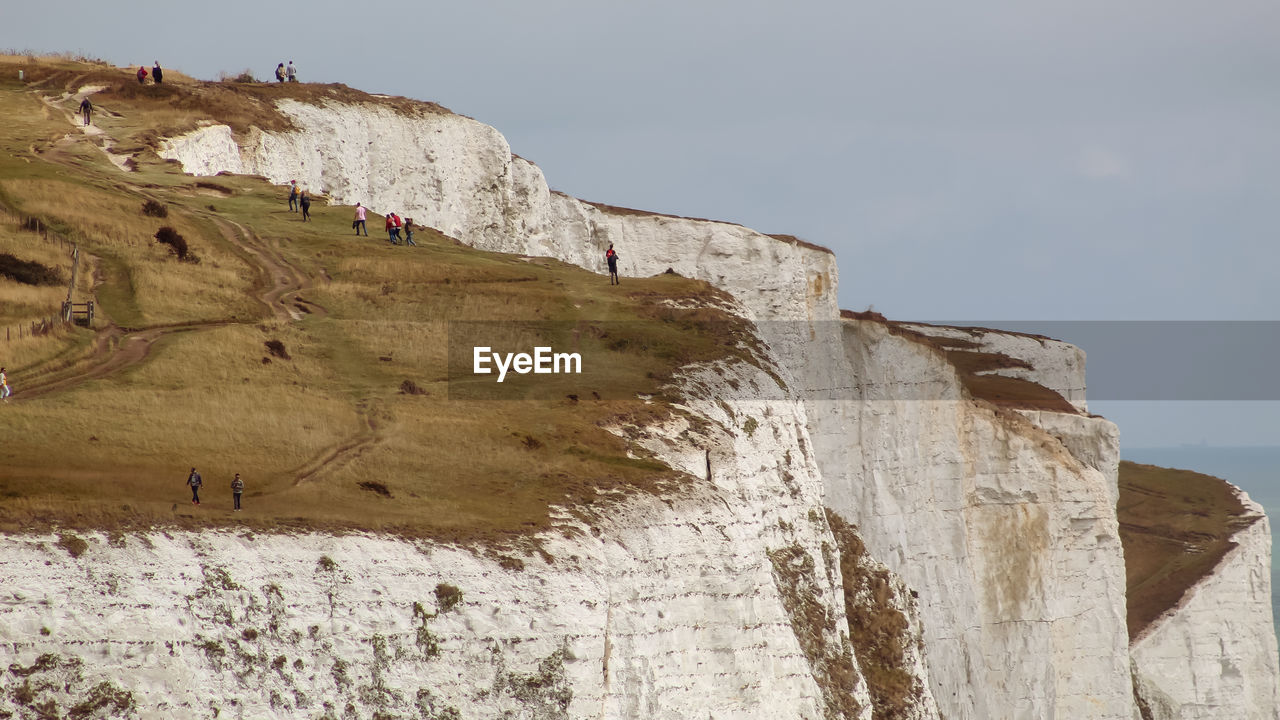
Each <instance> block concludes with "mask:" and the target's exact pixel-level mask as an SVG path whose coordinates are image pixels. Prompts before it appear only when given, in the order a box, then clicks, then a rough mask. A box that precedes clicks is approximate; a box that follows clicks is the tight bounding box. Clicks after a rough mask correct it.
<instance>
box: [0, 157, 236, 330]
mask: <svg viewBox="0 0 1280 720" xmlns="http://www.w3.org/2000/svg"><path fill="white" fill-rule="evenodd" d="M0 192H3V193H4V195H5V196H7V197H8V198H10V200H11V202H13V203H14V204H15V205H16V206H17V207H19V208H21V210H22V211H23V212H24V213H26V214H28V215H34V216H39V217H41V218H45V219H46V220H47V221H48V222H49V223H50V224H51V225H52V226H53V227H55V228H57V229H59V230H61V231H63V232H64V234H66V235H67V236H69V237H73V238H75V239H77V240H78V241H80V242H82V243H83V245H84V247H85V248H87V249H88V250H89V251H91V252H93V253H95V254H97V255H100V256H102V257H104V258H107V259H108V262H107V263H106V264H105V267H104V268H103V273H104V280H105V282H106V283H107V284H108V285H114V286H119V287H121V288H127V290H124V289H121V290H119V291H118V292H117V293H116V294H115V295H112V294H111V293H110V292H107V293H104V298H103V300H104V301H105V302H104V307H103V310H104V312H105V313H106V314H107V315H109V316H111V317H113V318H115V319H116V320H117V322H119V323H120V324H122V325H125V326H130V327H144V326H148V325H159V324H173V323H184V322H198V321H210V320H219V319H223V318H226V317H230V316H232V315H237V316H241V317H245V316H249V315H252V314H253V313H254V312H255V307H254V304H253V303H252V302H249V301H248V300H247V299H246V293H247V291H248V290H249V289H250V287H251V284H252V280H253V278H254V273H253V272H252V271H251V270H250V268H249V266H248V265H247V264H246V263H245V262H244V260H243V259H242V258H241V257H239V256H238V255H237V254H236V253H235V252H234V251H233V250H232V249H231V248H230V247H229V246H228V244H227V243H226V241H225V240H224V239H223V238H222V237H221V235H220V234H219V233H218V232H217V230H216V229H214V228H213V227H212V226H211V225H210V224H209V223H208V222H207V221H203V220H201V219H198V218H197V217H195V216H193V215H192V214H191V213H190V212H188V211H184V210H175V211H173V212H171V213H170V216H169V217H167V218H163V219H161V218H155V217H149V216H147V215H144V214H143V213H142V204H143V202H144V201H145V199H146V198H145V197H144V196H143V195H142V194H140V193H138V192H129V191H127V190H126V191H122V190H120V189H107V188H99V187H94V186H91V185H86V184H84V183H74V182H67V181H54V180H43V179H34V180H4V181H0ZM162 226H170V227H173V228H174V229H175V230H177V231H178V232H179V233H180V234H181V235H182V236H183V237H185V238H186V239H187V242H188V244H189V246H190V248H191V252H192V253H194V254H195V255H196V256H198V258H199V260H200V262H199V263H192V262H182V261H179V260H178V259H177V258H175V257H173V255H172V253H171V252H170V251H169V250H168V248H166V247H165V246H163V245H161V244H159V243H157V242H156V240H155V233H156V231H157V230H159V229H160V227H162ZM110 289H111V288H108V290H110ZM117 295H127V298H128V301H127V302H113V301H114V300H123V299H124V298H122V297H117Z"/></svg>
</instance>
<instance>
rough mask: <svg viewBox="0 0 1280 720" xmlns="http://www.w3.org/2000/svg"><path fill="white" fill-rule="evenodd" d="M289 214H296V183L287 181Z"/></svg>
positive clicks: (295, 181)
mask: <svg viewBox="0 0 1280 720" xmlns="http://www.w3.org/2000/svg"><path fill="white" fill-rule="evenodd" d="M289 212H298V181H297V180H290V181H289Z"/></svg>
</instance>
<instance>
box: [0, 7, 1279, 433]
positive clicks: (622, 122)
mask: <svg viewBox="0 0 1280 720" xmlns="http://www.w3.org/2000/svg"><path fill="white" fill-rule="evenodd" d="M197 8H198V9H197ZM0 47H6V48H12V49H17V50H24V49H32V50H37V51H69V52H77V53H82V54H84V55H87V56H92V57H101V58H103V59H105V60H108V61H111V62H114V63H117V64H121V65H130V64H132V65H138V64H144V63H145V64H147V65H150V63H151V62H152V61H154V60H157V59H158V60H160V62H161V63H162V64H163V65H165V66H167V67H171V68H173V69H177V70H181V71H183V72H186V73H188V74H191V75H195V76H197V77H202V78H210V79H212V78H216V77H217V76H218V74H219V73H220V72H227V73H232V74H234V73H238V72H239V71H241V70H243V69H245V68H250V69H252V70H253V72H254V73H255V74H256V75H257V76H258V77H260V78H267V77H269V76H270V74H271V72H272V70H273V68H274V67H275V65H276V63H278V62H283V61H287V60H293V61H294V62H295V63H296V64H297V65H298V67H299V69H300V74H301V77H302V79H303V80H307V81H323V82H329V81H337V82H344V83H347V84H349V85H352V86H355V87H358V88H361V89H365V90H370V91H375V92H388V93H395V94H402V95H407V96H410V97H415V98H419V99H424V100H434V101H437V102H440V103H441V104H443V105H445V106H448V107H450V108H451V109H453V110H454V111H456V112H460V113H463V114H466V115H470V116H472V117H475V118H477V119H479V120H482V121H484V122H487V123H490V124H492V125H494V126H495V127H497V128H498V129H499V130H500V131H502V132H503V134H504V135H506V137H507V139H508V140H509V141H510V143H511V146H512V148H513V150H514V151H515V152H517V153H519V154H520V155H522V156H524V157H526V158H528V159H530V160H532V161H534V162H536V163H538V165H540V166H541V167H542V168H543V170H544V172H545V173H546V176H547V179H548V181H549V182H550V183H551V185H552V186H553V187H555V188H557V189H560V190H563V191H565V192H568V193H570V194H572V195H576V196H579V197H583V198H586V199H590V200H598V201H604V202H609V203H613V204H618V205H625V206H631V207H639V208H644V209H650V210H657V211H662V212H669V213H675V214H683V215H694V216H699V217H713V218H719V219H725V220H731V221H735V222H740V223H742V224H745V225H748V226H750V227H754V228H756V229H759V230H762V231H765V232H786V233H792V234H795V235H798V236H800V237H803V238H805V239H807V240H810V241H812V242H816V243H820V244H823V245H826V246H828V247H831V248H832V249H833V250H835V252H836V255H837V257H838V258H839V261H840V267H841V288H840V299H841V303H842V305H843V306H845V307H849V308H853V309H857V310H861V309H865V308H866V307H868V306H869V305H874V306H875V309H877V310H879V311H881V312H884V313H885V314H886V315H888V316H889V317H893V318H900V319H924V320H928V319H939V318H943V319H952V320H954V319H964V318H973V319H976V320H982V321H998V320H1023V321H1035V320H1112V319H1121V320H1280V303H1278V302H1277V293H1276V291H1275V290H1274V288H1275V284H1276V283H1275V277H1276V268H1277V267H1280V244H1278V243H1277V240H1280V232H1278V231H1280V219H1278V217H1277V213H1278V212H1280V211H1278V210H1277V208H1280V133H1277V132H1276V128H1278V127H1280V90H1278V89H1277V88H1278V87H1280V85H1278V83H1277V77H1278V76H1280V4H1277V3H1275V2H1273V1H1272V0H1265V1H1264V0H1228V1H1227V2H1222V3H1206V2H1202V1H1200V0H1197V1H1195V2H1189V1H1188V0H1161V1H1160V2H1156V1H1155V0H1131V1H1130V2H1125V3H1116V2H1114V1H1108V2H1103V1H1101V0H1077V1H1074V2H1053V3H1026V2H1002V1H998V0H979V1H978V2H973V3H943V2H910V1H908V2H875V3H870V2H852V3H851V2H815V1H812V0H800V1H798V2H790V3H785V4H784V3H780V2H769V3H765V2H756V1H752V0H737V1H735V2H721V1H719V0H716V1H714V2H699V1H697V0H684V1H683V2H674V1H669V0H657V1H652V2H647V3H643V4H642V3H620V2H608V1H607V0H605V1H601V0H596V1H595V2H585V1H579V0H573V1H564V0H560V1H558V0H544V1H543V2H538V3H530V2H527V1H526V0H518V1H517V0H510V1H505V2H477V1H471V2H454V3H429V2H424V3H413V2H385V1H382V0H370V1H368V2H362V3H354V4H353V3H338V2H331V1H329V0H318V1H315V2H309V3H303V4H299V3H288V4H286V3H270V2H254V3H246V2H240V1H239V0H233V1H229V2H221V3H209V4H199V5H193V4H187V3H161V4H156V3H102V2H81V1H78V0H76V1H73V0H45V2H42V3H22V4H20V6H19V7H17V8H12V9H9V8H6V9H4V10H3V11H2V17H0ZM1067 339H1069V338H1067ZM1085 349H1086V350H1088V348H1087V347H1086V348H1085ZM1105 405H1106V408H1105V409H1102V412H1104V413H1105V414H1107V415H1108V416H1109V417H1112V418H1113V419H1116V420H1117V421H1118V422H1120V423H1121V425H1122V428H1123V429H1124V430H1125V433H1126V442H1129V443H1131V444H1132V445H1135V446H1136V445H1148V446H1150V445H1168V444H1176V443H1179V442H1199V441H1201V440H1207V441H1208V442H1210V443H1213V444H1230V442H1231V441H1232V440H1237V441H1240V442H1241V443H1242V444H1280V404H1277V403H1249V404H1248V405H1249V406H1250V407H1248V408H1247V409H1245V410H1243V411H1242V413H1241V418H1243V417H1244V416H1245V415H1247V416H1248V417H1249V418H1250V419H1249V420H1248V421H1247V422H1239V421H1233V420H1232V418H1233V417H1234V415H1233V412H1232V411H1231V409H1230V407H1231V406H1227V407H1225V408H1222V409H1220V410H1218V411H1211V410H1208V409H1206V408H1207V407H1208V405H1207V404H1204V403H1200V404H1197V403H1177V404H1164V405H1161V406H1159V407H1160V408H1161V409H1158V410H1152V409H1151V408H1146V409H1141V408H1139V407H1138V405H1139V404H1136V403H1105ZM1179 408H1181V409H1179ZM1215 413H1217V414H1215ZM1157 416H1158V417H1159V421H1158V422H1154V421H1153V420H1152V419H1153V418H1155V417H1157ZM1170 417H1173V418H1174V419H1176V418H1182V419H1183V420H1182V421H1181V425H1180V426H1179V427H1181V429H1175V428H1174V427H1173V426H1175V425H1178V422H1174V421H1173V420H1171V419H1170ZM1144 428H1150V430H1147V429H1144ZM1156 428H1158V430H1157V429H1156Z"/></svg>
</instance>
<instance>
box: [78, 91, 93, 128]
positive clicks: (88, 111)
mask: <svg viewBox="0 0 1280 720" xmlns="http://www.w3.org/2000/svg"><path fill="white" fill-rule="evenodd" d="M80 114H81V115H83V116H84V124H85V125H86V126H87V125H88V124H89V116H90V115H92V114H93V103H91V102H89V98H87V97H86V98H85V99H83V100H81V101H80Z"/></svg>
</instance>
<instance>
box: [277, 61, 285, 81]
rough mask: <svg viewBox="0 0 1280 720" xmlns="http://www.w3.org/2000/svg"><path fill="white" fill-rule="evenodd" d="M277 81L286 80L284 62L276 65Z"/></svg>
mask: <svg viewBox="0 0 1280 720" xmlns="http://www.w3.org/2000/svg"><path fill="white" fill-rule="evenodd" d="M276 82H284V63H280V64H279V65H277V66H276Z"/></svg>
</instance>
